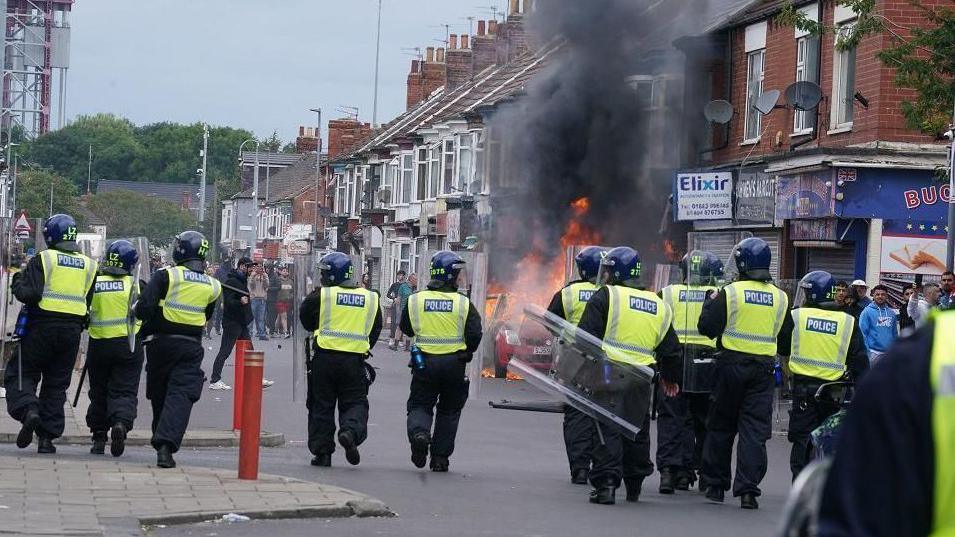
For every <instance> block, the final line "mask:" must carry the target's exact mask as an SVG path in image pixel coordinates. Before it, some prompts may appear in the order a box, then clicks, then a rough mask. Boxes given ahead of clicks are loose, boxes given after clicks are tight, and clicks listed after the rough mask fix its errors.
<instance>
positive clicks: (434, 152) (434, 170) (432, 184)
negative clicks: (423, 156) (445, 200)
mask: <svg viewBox="0 0 955 537" xmlns="http://www.w3.org/2000/svg"><path fill="white" fill-rule="evenodd" d="M441 148H442V144H441V142H437V143H434V144H431V145H430V146H428V200H435V199H437V198H438V194H439V193H440V191H441V188H440V187H441V172H442V168H441V165H442V159H441Z"/></svg>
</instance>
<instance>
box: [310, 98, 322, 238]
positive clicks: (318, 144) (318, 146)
mask: <svg viewBox="0 0 955 537" xmlns="http://www.w3.org/2000/svg"><path fill="white" fill-rule="evenodd" d="M309 111H310V112H315V113H316V114H318V128H317V130H316V131H315V138H316V141H315V224H314V225H315V228H314V230H313V232H314V234H315V242H318V190H319V189H318V183H319V181H320V178H321V175H322V109H321V108H309Z"/></svg>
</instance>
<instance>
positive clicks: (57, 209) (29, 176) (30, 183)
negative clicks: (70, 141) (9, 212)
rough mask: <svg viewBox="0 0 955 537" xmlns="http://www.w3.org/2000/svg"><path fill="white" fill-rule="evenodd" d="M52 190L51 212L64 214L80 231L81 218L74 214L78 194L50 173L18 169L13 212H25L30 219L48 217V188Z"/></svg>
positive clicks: (77, 205) (61, 179)
mask: <svg viewBox="0 0 955 537" xmlns="http://www.w3.org/2000/svg"><path fill="white" fill-rule="evenodd" d="M51 186H52V187H53V213H52V214H57V213H66V214H69V215H71V216H73V218H75V219H76V221H77V223H78V224H79V225H80V227H81V228H82V226H83V224H84V222H83V215H82V214H80V213H78V212H77V208H78V207H79V192H78V191H77V189H76V186H75V185H74V184H73V183H72V182H71V181H70V180H68V179H66V178H64V177H61V176H59V175H57V174H55V173H53V172H51V171H49V170H38V169H27V170H21V171H20V174H19V175H18V176H17V199H16V212H17V213H18V214H19V212H20V211H21V210H25V211H26V212H27V215H28V216H29V217H30V218H47V217H48V216H50V214H51V213H50V187H51Z"/></svg>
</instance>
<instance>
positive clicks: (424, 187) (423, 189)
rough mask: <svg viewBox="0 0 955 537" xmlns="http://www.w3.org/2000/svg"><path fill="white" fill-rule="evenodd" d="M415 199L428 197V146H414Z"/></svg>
mask: <svg viewBox="0 0 955 537" xmlns="http://www.w3.org/2000/svg"><path fill="white" fill-rule="evenodd" d="M414 170H415V171H414V174H415V201H424V200H426V199H428V146H427V145H419V146H416V147H415V148H414Z"/></svg>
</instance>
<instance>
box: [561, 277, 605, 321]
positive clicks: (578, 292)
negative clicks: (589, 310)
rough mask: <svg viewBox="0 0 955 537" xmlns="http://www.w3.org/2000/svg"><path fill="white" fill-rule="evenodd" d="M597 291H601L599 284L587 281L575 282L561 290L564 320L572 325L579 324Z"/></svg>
mask: <svg viewBox="0 0 955 537" xmlns="http://www.w3.org/2000/svg"><path fill="white" fill-rule="evenodd" d="M597 289H600V287H599V286H598V285H597V284H594V283H590V282H585V281H581V282H574V283H571V284H570V285H567V286H566V287H564V288H563V289H561V290H560V303H561V306H562V307H563V309H564V319H565V320H566V321H567V322H569V323H571V324H577V323H579V322H580V318H581V317H583V315H584V308H586V307H587V301H588V300H590V297H591V296H593V294H594V292H596V291H597Z"/></svg>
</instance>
